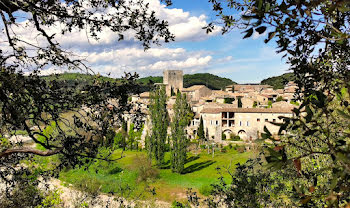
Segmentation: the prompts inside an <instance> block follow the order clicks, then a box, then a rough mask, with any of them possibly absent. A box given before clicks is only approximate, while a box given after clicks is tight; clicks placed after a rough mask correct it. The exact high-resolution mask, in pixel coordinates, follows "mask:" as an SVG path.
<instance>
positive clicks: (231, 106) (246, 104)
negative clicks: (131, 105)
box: [132, 70, 296, 143]
mask: <svg viewBox="0 0 350 208" xmlns="http://www.w3.org/2000/svg"><path fill="white" fill-rule="evenodd" d="M163 74H164V79H163V83H157V85H164V86H165V88H166V93H167V95H168V102H167V103H168V104H167V109H168V113H169V116H170V117H171V116H172V115H173V106H174V104H175V100H176V96H174V95H175V93H176V92H177V91H180V92H181V93H185V94H186V95H187V99H188V101H189V103H190V106H191V109H192V111H193V112H194V118H193V120H192V121H191V123H190V125H189V126H188V128H187V134H188V137H189V138H196V135H197V133H198V132H197V131H198V127H199V124H200V118H202V119H203V125H204V129H205V134H206V135H207V137H208V139H209V140H212V141H213V142H217V143H220V142H223V141H224V140H228V139H230V138H231V137H232V136H234V135H238V136H239V137H240V138H241V139H242V140H244V141H248V140H255V139H257V138H259V137H260V135H261V132H263V131H264V127H265V126H266V127H267V128H268V129H269V131H270V132H271V133H272V134H277V133H278V130H279V127H278V126H276V125H273V124H272V123H275V122H277V123H278V122H282V119H281V118H283V117H291V116H292V115H293V113H292V108H293V107H294V105H292V104H290V100H291V95H292V94H294V92H295V90H296V88H295V87H296V85H295V84H294V83H292V82H290V83H288V85H287V86H286V87H285V89H282V90H273V88H272V87H271V86H270V85H257V84H247V85H238V84H237V85H229V86H227V87H226V88H225V90H211V89H209V88H208V87H206V86H205V85H194V86H191V87H188V88H183V72H182V71H181V70H165V71H164V73H163ZM279 96H281V97H282V98H283V100H282V101H280V102H275V101H276V99H277V97H279ZM149 99H150V93H149V92H144V93H141V94H140V95H134V96H132V101H133V102H135V103H140V104H141V105H140V106H141V107H142V108H144V109H145V111H144V112H148V111H147V108H148V105H149ZM268 103H270V105H268ZM271 103H272V105H271ZM149 119H150V117H149V116H147V119H146V123H145V125H144V126H145V128H144V135H143V138H144V136H145V135H146V133H147V131H150V129H151V126H150V125H151V122H150V121H149ZM271 122H272V123H271Z"/></svg>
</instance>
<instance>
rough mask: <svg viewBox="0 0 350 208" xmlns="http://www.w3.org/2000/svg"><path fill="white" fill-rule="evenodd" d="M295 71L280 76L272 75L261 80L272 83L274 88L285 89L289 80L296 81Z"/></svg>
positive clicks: (263, 82) (264, 82)
mask: <svg viewBox="0 0 350 208" xmlns="http://www.w3.org/2000/svg"><path fill="white" fill-rule="evenodd" d="M294 80H295V76H294V74H293V73H285V74H282V75H280V76H275V77H270V78H267V79H264V80H262V81H261V84H267V85H271V86H272V87H273V89H283V88H284V85H285V84H287V83H288V82H289V81H294Z"/></svg>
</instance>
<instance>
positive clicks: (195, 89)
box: [181, 85, 212, 102]
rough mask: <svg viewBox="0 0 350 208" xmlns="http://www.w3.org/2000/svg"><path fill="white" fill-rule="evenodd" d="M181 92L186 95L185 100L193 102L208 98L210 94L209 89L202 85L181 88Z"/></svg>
mask: <svg viewBox="0 0 350 208" xmlns="http://www.w3.org/2000/svg"><path fill="white" fill-rule="evenodd" d="M181 91H182V92H183V93H185V94H186V96H187V99H189V100H190V101H193V102H197V101H199V99H200V98H202V97H208V96H210V95H211V94H212V92H211V89H209V88H207V87H206V86H204V85H194V86H191V87H188V88H183V89H182V90H181Z"/></svg>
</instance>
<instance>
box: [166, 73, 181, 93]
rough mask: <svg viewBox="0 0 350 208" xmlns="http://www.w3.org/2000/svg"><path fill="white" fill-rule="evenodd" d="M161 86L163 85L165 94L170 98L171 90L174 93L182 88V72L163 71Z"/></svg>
mask: <svg viewBox="0 0 350 208" xmlns="http://www.w3.org/2000/svg"><path fill="white" fill-rule="evenodd" d="M163 84H164V85H165V89H166V94H167V95H168V96H171V89H173V91H174V92H175V93H176V92H177V90H180V91H181V90H182V88H183V72H182V70H164V72H163Z"/></svg>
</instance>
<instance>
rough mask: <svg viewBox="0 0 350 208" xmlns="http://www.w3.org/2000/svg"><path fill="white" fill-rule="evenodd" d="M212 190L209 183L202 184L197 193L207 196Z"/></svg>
mask: <svg viewBox="0 0 350 208" xmlns="http://www.w3.org/2000/svg"><path fill="white" fill-rule="evenodd" d="M212 191H213V186H211V185H203V186H201V187H200V188H199V193H201V194H203V195H204V196H209V195H210V194H211V192H212Z"/></svg>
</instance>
